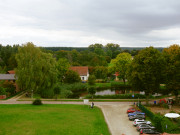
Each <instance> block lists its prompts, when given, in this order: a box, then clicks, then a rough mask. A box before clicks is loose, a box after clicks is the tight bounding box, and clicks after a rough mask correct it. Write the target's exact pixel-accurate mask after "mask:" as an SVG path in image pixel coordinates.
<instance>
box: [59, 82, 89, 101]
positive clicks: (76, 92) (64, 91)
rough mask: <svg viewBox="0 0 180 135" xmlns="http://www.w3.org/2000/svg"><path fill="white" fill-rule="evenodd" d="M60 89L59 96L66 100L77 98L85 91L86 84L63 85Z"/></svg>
mask: <svg viewBox="0 0 180 135" xmlns="http://www.w3.org/2000/svg"><path fill="white" fill-rule="evenodd" d="M60 87H61V95H62V96H63V97H66V98H79V96H80V95H81V93H83V92H86V91H87V84H84V83H74V84H63V85H61V86H60Z"/></svg>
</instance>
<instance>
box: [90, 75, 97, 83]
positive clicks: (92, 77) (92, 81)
mask: <svg viewBox="0 0 180 135" xmlns="http://www.w3.org/2000/svg"><path fill="white" fill-rule="evenodd" d="M95 83H96V77H95V76H94V75H90V76H89V78H88V84H89V85H94V84H95Z"/></svg>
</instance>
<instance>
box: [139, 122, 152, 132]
mask: <svg viewBox="0 0 180 135" xmlns="http://www.w3.org/2000/svg"><path fill="white" fill-rule="evenodd" d="M136 127H137V131H140V130H141V129H155V127H153V126H150V125H147V124H139V125H137V126H136Z"/></svg>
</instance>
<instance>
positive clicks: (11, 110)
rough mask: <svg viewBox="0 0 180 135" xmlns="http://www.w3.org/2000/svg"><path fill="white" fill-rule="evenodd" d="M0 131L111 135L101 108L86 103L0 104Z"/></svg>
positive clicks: (3, 133) (10, 133) (11, 134)
mask: <svg viewBox="0 0 180 135" xmlns="http://www.w3.org/2000/svg"><path fill="white" fill-rule="evenodd" d="M0 128H1V130H0V135H101V134H103V135H110V133H109V131H108V127H107V124H106V123H105V120H104V117H103V114H102V112H101V110H100V109H99V108H97V107H95V108H94V109H90V108H89V107H88V106H86V105H41V106H33V105H0Z"/></svg>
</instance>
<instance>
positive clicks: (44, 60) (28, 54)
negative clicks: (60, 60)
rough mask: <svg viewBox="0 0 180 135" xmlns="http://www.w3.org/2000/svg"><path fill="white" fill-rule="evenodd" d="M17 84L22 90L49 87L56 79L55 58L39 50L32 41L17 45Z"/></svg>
mask: <svg viewBox="0 0 180 135" xmlns="http://www.w3.org/2000/svg"><path fill="white" fill-rule="evenodd" d="M16 61H17V64H18V66H17V69H16V77H17V84H18V86H19V88H20V89H22V90H29V91H30V90H33V91H35V92H36V91H37V90H38V89H47V88H51V87H52V86H53V85H54V84H55V83H56V81H57V70H56V60H55V59H54V58H53V57H52V54H47V53H43V52H41V50H40V49H39V48H38V47H35V45H34V44H33V43H30V42H28V43H27V44H24V45H23V47H19V49H18V53H17V54H16Z"/></svg>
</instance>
